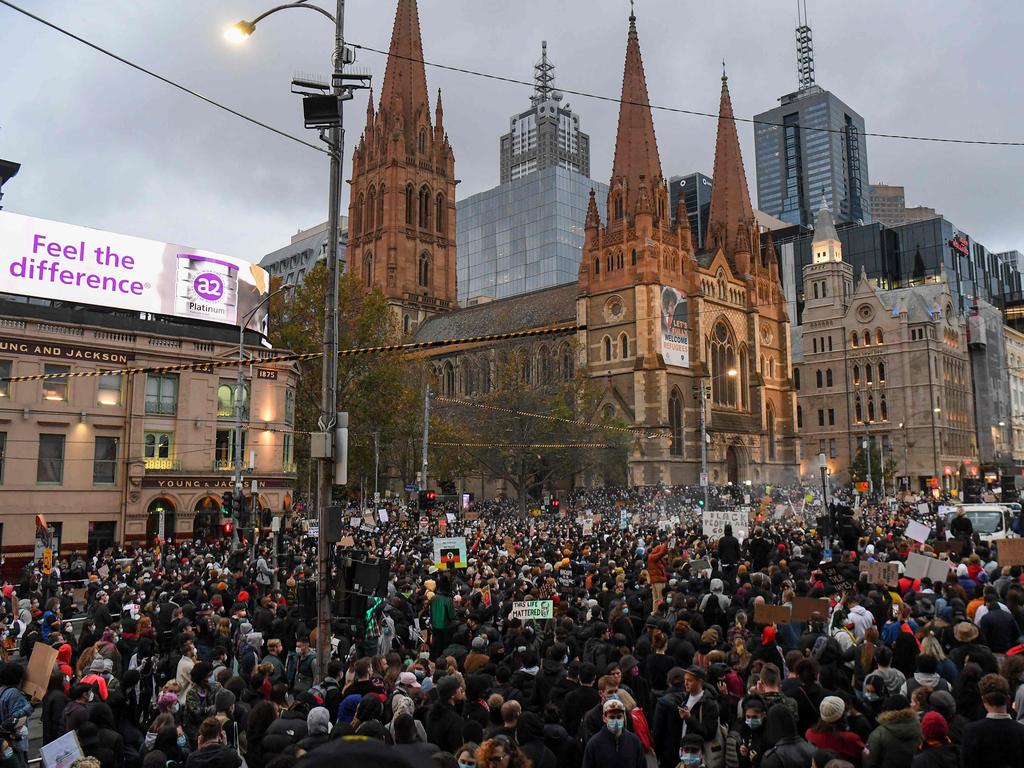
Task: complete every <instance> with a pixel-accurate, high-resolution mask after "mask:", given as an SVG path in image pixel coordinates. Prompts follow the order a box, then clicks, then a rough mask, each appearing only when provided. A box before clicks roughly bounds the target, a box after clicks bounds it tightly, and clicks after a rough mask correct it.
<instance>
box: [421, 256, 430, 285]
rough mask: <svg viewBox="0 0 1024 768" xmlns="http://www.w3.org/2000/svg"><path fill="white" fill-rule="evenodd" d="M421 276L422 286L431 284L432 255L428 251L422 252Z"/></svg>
mask: <svg viewBox="0 0 1024 768" xmlns="http://www.w3.org/2000/svg"><path fill="white" fill-rule="evenodd" d="M419 277H420V279H419V283H420V288H426V287H427V286H429V285H430V256H429V255H427V254H426V253H421V254H420V270H419Z"/></svg>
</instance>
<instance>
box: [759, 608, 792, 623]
mask: <svg viewBox="0 0 1024 768" xmlns="http://www.w3.org/2000/svg"><path fill="white" fill-rule="evenodd" d="M791 614H792V611H791V610H790V608H789V606H788V605H768V604H767V603H758V604H757V605H755V606H754V623H755V624H789V619H790V615H791Z"/></svg>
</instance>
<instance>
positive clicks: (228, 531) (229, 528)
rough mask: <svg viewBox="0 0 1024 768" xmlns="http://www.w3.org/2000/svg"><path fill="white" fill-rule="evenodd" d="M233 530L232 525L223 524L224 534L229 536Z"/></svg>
mask: <svg viewBox="0 0 1024 768" xmlns="http://www.w3.org/2000/svg"><path fill="white" fill-rule="evenodd" d="M234 530H235V525H234V523H224V534H225V535H226V536H230V535H231V532H232V531H234Z"/></svg>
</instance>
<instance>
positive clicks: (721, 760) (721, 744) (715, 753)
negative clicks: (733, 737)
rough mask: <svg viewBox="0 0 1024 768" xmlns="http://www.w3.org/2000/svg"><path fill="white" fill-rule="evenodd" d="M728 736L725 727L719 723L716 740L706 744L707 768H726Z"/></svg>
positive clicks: (705, 760) (705, 762)
mask: <svg viewBox="0 0 1024 768" xmlns="http://www.w3.org/2000/svg"><path fill="white" fill-rule="evenodd" d="M728 735H729V734H728V731H726V729H725V726H724V725H722V724H721V723H719V724H718V727H717V728H716V729H715V736H714V738H712V739H710V740H708V741H705V742H704V767H705V768H725V740H726V738H727V736H728Z"/></svg>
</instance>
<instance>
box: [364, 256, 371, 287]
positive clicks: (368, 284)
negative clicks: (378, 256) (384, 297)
mask: <svg viewBox="0 0 1024 768" xmlns="http://www.w3.org/2000/svg"><path fill="white" fill-rule="evenodd" d="M363 275H364V276H365V277H366V287H367V288H372V287H373V254H372V253H368V254H366V255H365V256H363Z"/></svg>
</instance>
